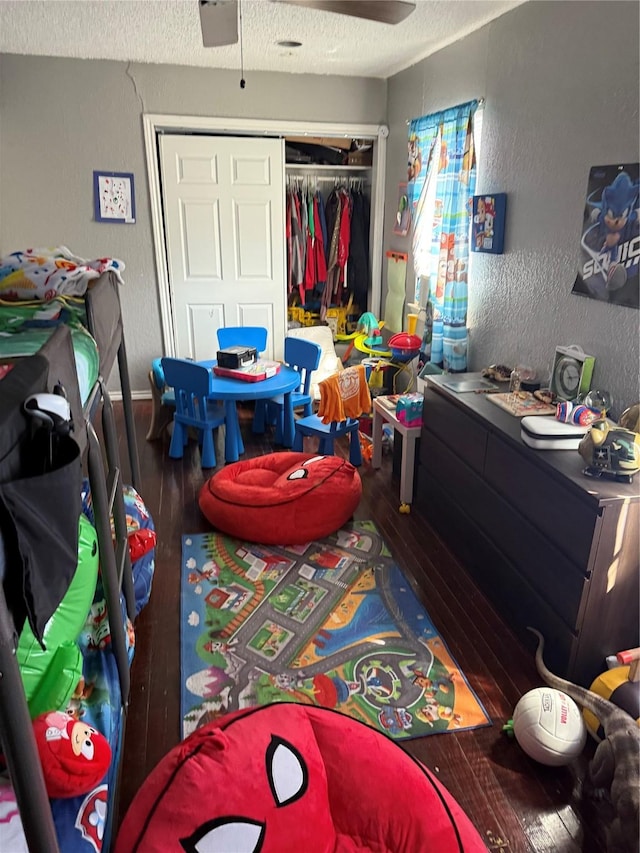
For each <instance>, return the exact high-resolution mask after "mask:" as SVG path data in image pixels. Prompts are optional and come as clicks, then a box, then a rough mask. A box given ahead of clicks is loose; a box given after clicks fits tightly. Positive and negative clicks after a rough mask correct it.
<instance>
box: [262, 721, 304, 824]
mask: <svg viewBox="0 0 640 853" xmlns="http://www.w3.org/2000/svg"><path fill="white" fill-rule="evenodd" d="M266 761H267V778H268V779H269V786H270V788H271V793H272V794H273V799H274V800H275V801H276V805H277V806H278V807H280V806H288V805H289V804H290V803H294V802H295V801H296V800H299V799H300V797H302V795H303V794H304V792H305V791H306V790H307V787H308V785H309V773H308V771H307V765H306V764H305V763H304V760H303V758H302V756H301V755H300V753H299V752H298V750H297V749H296V748H295V747H294V746H292V745H291V744H290V743H287V742H286V741H285V740H282V738H279V737H276V736H275V735H272V737H271V743H270V744H269V746H268V747H267V753H266Z"/></svg>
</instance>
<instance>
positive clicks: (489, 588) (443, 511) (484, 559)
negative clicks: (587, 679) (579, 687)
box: [417, 466, 577, 678]
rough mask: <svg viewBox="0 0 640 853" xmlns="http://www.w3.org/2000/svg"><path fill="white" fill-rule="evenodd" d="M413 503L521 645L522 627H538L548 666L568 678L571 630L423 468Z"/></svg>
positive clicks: (526, 637) (526, 639) (525, 638)
mask: <svg viewBox="0 0 640 853" xmlns="http://www.w3.org/2000/svg"><path fill="white" fill-rule="evenodd" d="M417 506H418V507H419V508H420V509H421V510H422V512H423V513H424V514H425V515H426V517H427V518H428V519H429V521H430V523H431V524H432V525H433V526H434V527H435V529H436V530H437V531H438V533H439V534H440V535H441V536H442V538H443V539H444V540H445V542H446V543H447V545H448V546H449V547H450V548H451V550H452V551H453V552H454V554H455V555H456V556H457V557H458V559H459V560H460V561H461V562H462V564H463V565H464V567H465V569H466V570H467V571H468V572H469V574H470V575H471V576H472V577H473V579H474V580H475V581H476V583H477V585H478V586H479V587H480V589H481V590H482V591H483V592H484V593H485V595H486V596H487V598H488V599H489V600H490V601H491V602H492V603H493V605H494V607H495V608H496V610H497V611H498V613H499V614H500V616H501V617H502V618H503V619H504V621H505V622H506V623H507V624H508V625H509V626H510V627H511V628H512V630H513V631H514V633H515V634H516V635H517V636H518V637H519V638H520V639H521V640H522V642H523V644H525V645H527V646H529V647H533V642H532V641H533V635H532V634H531V633H530V632H529V631H527V630H526V626H527V625H531V626H532V627H534V628H537V630H539V631H540V632H541V633H542V634H543V635H544V637H545V640H546V647H545V662H546V664H547V666H549V667H550V669H551V670H552V671H553V672H556V673H557V674H558V675H560V676H563V677H565V678H571V677H572V670H573V659H574V657H575V650H576V646H577V639H576V636H575V633H574V632H572V631H571V630H570V629H569V628H568V627H567V626H566V625H565V623H564V622H563V621H562V620H561V619H560V618H559V617H558V615H557V614H556V613H555V611H554V610H553V609H552V608H551V607H550V606H549V605H548V603H547V602H546V601H544V600H543V599H542V597H541V596H540V595H539V594H538V593H537V591H536V590H535V589H533V587H532V586H531V585H530V584H529V583H528V582H527V581H526V580H525V579H524V578H523V577H522V576H521V575H520V574H519V573H518V571H517V570H516V569H515V567H514V566H513V565H512V564H511V563H510V561H509V560H507V559H506V558H505V556H504V554H503V553H502V552H501V551H500V549H499V548H498V547H496V545H495V544H494V543H493V542H491V541H490V540H489V539H487V537H486V535H485V533H484V531H483V530H482V529H481V528H480V527H478V526H477V525H476V524H475V523H474V522H473V521H472V520H471V519H470V518H469V517H468V516H467V515H466V513H464V512H462V511H461V510H460V507H459V506H458V501H457V497H455V496H453V495H452V494H451V493H450V492H449V491H447V490H446V489H443V488H442V485H441V484H439V483H437V482H436V481H435V480H434V478H433V477H430V476H429V474H428V473H427V471H426V470H425V469H424V468H423V467H422V466H421V467H420V469H419V472H418V499H417ZM532 658H533V652H532Z"/></svg>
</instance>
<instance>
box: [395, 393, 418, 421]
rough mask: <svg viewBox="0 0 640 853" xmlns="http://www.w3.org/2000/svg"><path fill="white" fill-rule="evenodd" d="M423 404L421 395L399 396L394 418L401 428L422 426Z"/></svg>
mask: <svg viewBox="0 0 640 853" xmlns="http://www.w3.org/2000/svg"><path fill="white" fill-rule="evenodd" d="M423 404H424V397H423V395H422V394H417V393H415V394H401V395H400V397H398V402H397V403H396V417H397V418H398V420H399V421H400V423H401V424H402V425H403V426H406V427H419V426H422V407H423Z"/></svg>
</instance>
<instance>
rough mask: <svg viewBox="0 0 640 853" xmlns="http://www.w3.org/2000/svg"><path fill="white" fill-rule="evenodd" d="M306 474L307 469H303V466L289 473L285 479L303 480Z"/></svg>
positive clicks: (307, 474)
mask: <svg viewBox="0 0 640 853" xmlns="http://www.w3.org/2000/svg"><path fill="white" fill-rule="evenodd" d="M308 476H309V472H308V471H305V469H304V468H298V469H296V470H295V471H292V472H291V473H290V474H289V476H288V477H287V480H304V479H305V477H308Z"/></svg>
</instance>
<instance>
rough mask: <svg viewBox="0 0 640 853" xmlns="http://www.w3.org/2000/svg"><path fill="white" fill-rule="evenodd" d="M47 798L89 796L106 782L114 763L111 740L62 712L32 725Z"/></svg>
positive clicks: (48, 715)
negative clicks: (102, 781)
mask: <svg viewBox="0 0 640 853" xmlns="http://www.w3.org/2000/svg"><path fill="white" fill-rule="evenodd" d="M33 729H34V733H35V737H36V744H37V747H38V753H39V755H40V763H41V764H42V771H43V773H44V781H45V785H46V788H47V794H48V795H49V796H50V797H52V798H55V797H75V796H77V795H79V794H86V793H88V792H89V791H90V790H91V789H92V788H94V787H95V786H96V785H97V784H98V782H100V781H101V779H103V778H104V776H105V774H106V772H107V770H108V769H109V764H110V763H111V747H110V746H109V742H108V740H107V739H106V738H105V737H104V735H102V734H100V732H98V731H96V729H94V728H92V727H91V726H89V725H87V723H82V722H79V721H78V720H76V719H74V718H73V717H70V716H69V714H64V713H62V712H61V711H51V712H49V713H47V714H41V715H40V716H39V717H37V718H36V719H35V720H34V721H33Z"/></svg>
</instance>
